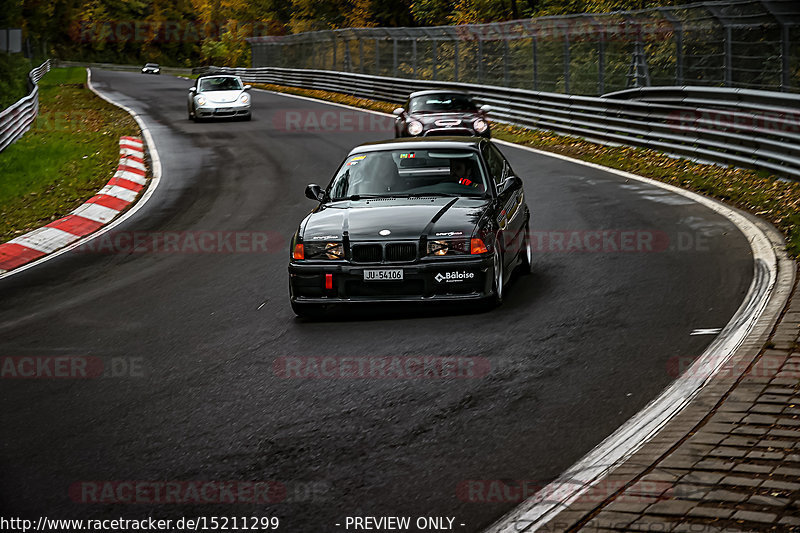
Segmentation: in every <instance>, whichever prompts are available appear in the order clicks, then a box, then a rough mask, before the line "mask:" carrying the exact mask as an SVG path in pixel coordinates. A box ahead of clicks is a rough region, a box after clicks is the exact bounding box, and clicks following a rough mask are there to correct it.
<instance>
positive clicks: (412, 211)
mask: <svg viewBox="0 0 800 533" xmlns="http://www.w3.org/2000/svg"><path fill="white" fill-rule="evenodd" d="M306 196H308V197H309V198H311V199H313V200H314V201H316V202H318V205H317V206H316V207H315V208H314V209H313V210H312V211H311V213H310V214H309V215H308V216H306V217H305V219H304V220H303V221H302V222H301V223H300V226H299V228H298V230H297V232H296V233H295V234H294V237H293V238H292V243H291V249H290V261H289V293H290V300H291V304H292V308H293V309H294V311H295V312H296V313H297V314H298V315H301V316H302V315H306V314H312V313H314V312H316V311H319V310H320V309H321V308H324V307H326V306H329V305H330V304H341V303H357V302H385V303H388V302H430V301H464V300H466V301H488V302H490V303H495V304H496V303H500V302H501V301H502V299H503V289H504V287H505V284H506V282H507V281H508V279H509V278H510V275H511V273H512V272H513V271H514V270H515V269H517V268H519V269H520V270H522V271H523V272H529V271H530V265H531V247H530V241H529V232H528V226H529V222H530V216H531V215H530V211H529V209H528V206H527V205H526V203H525V194H524V191H523V186H522V180H521V179H520V178H519V177H518V176H516V175H515V173H514V171H513V170H512V169H511V165H509V163H508V161H507V160H506V158H505V157H504V156H503V154H502V153H501V152H500V150H498V148H497V147H496V146H495V145H494V144H493V143H492V142H491V141H489V140H487V139H484V138H481V137H436V138H429V139H396V140H391V141H383V142H377V143H370V144H364V145H361V146H358V147H356V148H354V149H353V150H352V151H351V152H350V153H349V155H348V156H347V157H346V158H345V160H344V161H343V163H342V164H341V166H340V167H339V169H338V170H337V171H336V174H335V175H334V177H333V179H332V180H331V182H330V184H329V185H328V186H327V188H325V189H323V188H321V187H320V186H318V185H315V184H311V185H309V186H308V187H307V188H306Z"/></svg>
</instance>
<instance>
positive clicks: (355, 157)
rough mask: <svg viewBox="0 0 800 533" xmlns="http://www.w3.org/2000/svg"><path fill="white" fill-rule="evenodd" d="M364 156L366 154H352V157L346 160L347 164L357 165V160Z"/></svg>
mask: <svg viewBox="0 0 800 533" xmlns="http://www.w3.org/2000/svg"><path fill="white" fill-rule="evenodd" d="M366 157H367V156H365V155H354V156H353V157H351V158H350V161H348V162H347V166H348V167H352V166H353V165H357V164H358V162H359V161H361V160H362V159H364V158H366Z"/></svg>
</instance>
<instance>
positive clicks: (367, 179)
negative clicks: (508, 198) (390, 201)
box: [328, 149, 486, 200]
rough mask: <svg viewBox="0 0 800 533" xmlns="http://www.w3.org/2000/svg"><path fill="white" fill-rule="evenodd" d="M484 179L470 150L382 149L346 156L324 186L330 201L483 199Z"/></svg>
mask: <svg viewBox="0 0 800 533" xmlns="http://www.w3.org/2000/svg"><path fill="white" fill-rule="evenodd" d="M485 193H486V177H485V172H484V170H483V167H482V165H481V163H480V159H478V154H477V153H476V152H473V151H470V150H436V149H425V150H385V151H380V152H368V153H364V154H356V155H351V156H349V157H348V158H347V159H346V160H345V162H344V164H343V165H342V167H341V168H340V169H339V171H338V172H337V173H336V177H335V178H333V181H332V182H331V184H330V186H329V187H328V195H329V197H330V198H331V199H333V200H342V199H345V198H352V199H358V198H354V197H374V196H435V195H444V196H478V197H480V196H484V195H485Z"/></svg>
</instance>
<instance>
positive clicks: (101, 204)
mask: <svg viewBox="0 0 800 533" xmlns="http://www.w3.org/2000/svg"><path fill="white" fill-rule="evenodd" d="M119 156H120V160H119V166H118V167H117V171H116V172H115V173H114V177H113V178H111V180H110V181H109V182H108V184H106V186H105V187H103V188H102V189H100V190H99V191H98V192H97V194H96V195H94V196H92V197H91V198H89V199H88V200H86V202H85V203H84V204H83V205H81V206H80V207H78V208H77V209H75V210H74V211H72V213H70V214H69V215H67V216H65V217H64V218H61V219H58V220H55V221H53V222H51V223H49V224H47V225H46V226H44V227H41V228H39V229H35V230H33V231H31V232H29V233H26V234H25V235H22V236H20V237H16V238H14V239H12V240H10V241H8V242H7V243H5V244H0V274H3V273H5V272H7V271H9V270H12V269H15V268H17V267H19V266H22V265H25V264H27V263H30V262H31V261H34V260H36V259H39V258H40V257H43V256H45V255H47V254H50V253H53V252H55V251H56V250H60V249H62V248H64V247H66V246H68V245H70V244H72V243H73V242H75V241H77V240H78V239H80V238H81V237H84V236H86V235H89V234H90V233H94V232H95V231H97V230H98V229H99V228H101V227H102V226H104V225H106V224H108V223H109V222H111V221H112V220H114V219H115V218H116V217H117V215H119V214H120V213H121V212H122V211H124V210H125V209H126V208H127V207H128V206H129V205H130V204H131V203H133V202H134V200H136V197H137V196H138V195H139V193H140V192H141V191H142V189H144V186H145V184H146V183H147V168H146V167H145V163H144V144H143V143H142V140H141V139H139V138H137V137H122V138H121V139H120V141H119Z"/></svg>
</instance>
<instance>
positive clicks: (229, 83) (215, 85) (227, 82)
mask: <svg viewBox="0 0 800 533" xmlns="http://www.w3.org/2000/svg"><path fill="white" fill-rule="evenodd" d="M198 83H199V85H200V90H201V91H235V90H238V89H241V88H242V82H240V81H239V78H201V79H200V80H199V81H198Z"/></svg>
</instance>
